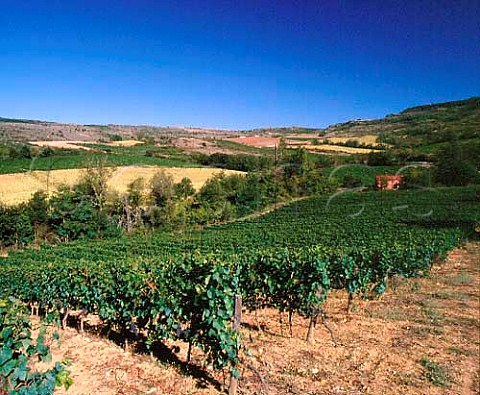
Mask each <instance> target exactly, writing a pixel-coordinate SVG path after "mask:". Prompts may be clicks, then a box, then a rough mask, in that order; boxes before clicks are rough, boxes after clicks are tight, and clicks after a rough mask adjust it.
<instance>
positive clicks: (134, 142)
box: [107, 140, 143, 147]
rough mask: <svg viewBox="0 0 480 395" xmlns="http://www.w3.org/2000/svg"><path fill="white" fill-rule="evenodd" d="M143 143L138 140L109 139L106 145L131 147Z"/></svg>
mask: <svg viewBox="0 0 480 395" xmlns="http://www.w3.org/2000/svg"><path fill="white" fill-rule="evenodd" d="M139 144H143V141H139V140H120V141H111V142H109V143H107V145H111V146H113V147H133V146H135V145H139Z"/></svg>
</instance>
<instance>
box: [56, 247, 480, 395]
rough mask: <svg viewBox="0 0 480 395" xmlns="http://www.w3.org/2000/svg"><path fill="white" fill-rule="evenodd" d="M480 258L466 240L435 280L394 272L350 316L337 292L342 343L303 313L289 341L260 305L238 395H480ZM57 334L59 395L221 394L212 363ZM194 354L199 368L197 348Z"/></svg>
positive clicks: (336, 323) (335, 311)
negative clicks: (187, 363) (67, 383)
mask: <svg viewBox="0 0 480 395" xmlns="http://www.w3.org/2000/svg"><path fill="white" fill-rule="evenodd" d="M479 265H480V244H478V243H477V244H473V243H471V244H468V245H467V246H466V247H465V248H462V249H457V250H455V251H453V252H452V253H451V254H450V257H449V259H448V261H447V262H445V263H444V264H442V265H438V266H435V267H434V269H433V271H432V273H431V276H430V277H429V278H424V279H410V280H405V279H396V280H394V281H393V282H392V286H391V287H390V289H389V290H388V291H387V293H386V294H385V295H384V297H383V298H381V299H380V300H374V301H356V302H355V304H354V308H353V312H352V313H350V315H348V316H347V315H346V313H345V307H346V303H347V298H346V294H345V293H343V292H335V293H333V294H332V295H331V296H330V298H329V299H328V301H327V304H326V306H325V307H326V309H325V310H326V314H327V317H328V319H327V322H328V325H329V327H330V329H331V330H332V332H333V334H334V336H335V342H336V344H335V342H334V341H333V339H332V337H331V335H330V333H329V331H328V330H327V329H326V327H325V326H323V325H321V324H319V325H318V326H317V330H316V341H315V343H314V344H313V345H308V344H307V343H306V342H305V341H304V340H303V339H304V337H305V334H306V330H307V322H306V321H305V320H304V319H302V318H300V317H294V326H293V338H290V337H287V335H286V333H287V332H288V331H287V328H286V327H285V325H284V326H283V329H282V328H281V327H280V324H279V320H278V316H279V315H278V313H277V312H275V311H273V310H264V311H261V312H260V314H259V315H260V321H261V323H262V325H263V327H264V331H263V332H258V331H257V330H255V329H254V327H255V320H254V317H253V316H252V315H248V314H247V315H246V316H245V324H244V326H243V328H242V330H243V334H244V338H245V346H246V347H247V348H248V349H249V353H250V354H251V355H250V356H248V357H247V356H245V357H244V365H243V367H242V379H241V382H240V387H241V390H240V391H239V393H240V394H251V395H253V394H272V395H273V394H311V395H313V394H325V395H327V394H332V395H333V394H345V395H346V394H349V395H353V394H371V395H380V394H386V395H398V394H404V395H413V394H418V395H420V394H422V395H423V394H429V395H430V394H432V395H437V394H438V395H440V394H443V395H454V394H455V395H457V394H458V395H473V394H478V393H480V383H479V357H480V350H479V347H480V333H479V325H480V321H479V311H480V310H479V307H480V306H479V287H480V270H479ZM60 332H61V339H62V341H61V344H60V345H54V346H53V351H54V355H55V357H56V359H57V360H58V359H62V358H64V357H68V358H69V359H70V361H71V363H72V365H71V367H70V368H69V369H70V370H71V375H72V378H73V380H74V385H73V386H72V387H71V388H70V389H69V390H68V392H65V391H64V390H58V392H57V393H58V394H64V393H66V394H68V395H80V394H105V395H106V394H109V395H110V394H112V395H113V394H128V395H131V394H173V395H177V394H178V395H180V394H182V395H184V394H219V393H221V391H220V390H221V389H220V388H219V387H218V384H217V385H215V384H212V379H213V380H216V381H217V383H219V384H220V385H222V384H223V382H224V376H223V375H222V373H219V372H213V371H212V370H210V369H208V368H206V369H200V374H199V372H198V371H196V370H194V372H196V373H191V374H187V375H185V374H182V372H181V371H182V368H181V367H182V366H184V365H183V364H182V363H181V362H179V363H177V364H162V363H160V362H152V361H151V360H150V358H149V357H148V356H144V355H139V354H132V353H127V352H125V351H123V350H122V348H120V347H119V346H117V345H115V344H114V343H112V342H109V341H107V340H105V339H101V338H98V337H96V336H94V335H80V334H78V333H77V332H76V331H75V330H74V329H67V330H66V331H60ZM282 332H283V334H284V336H282V335H281V333H282ZM170 346H171V347H172V346H173V344H171V345H170ZM179 346H180V351H179V352H178V353H177V354H176V355H177V356H178V358H179V359H180V360H185V355H186V348H185V347H184V346H183V345H182V344H179ZM167 354H169V352H166V354H165V355H167ZM193 361H194V363H196V364H197V365H200V361H201V355H199V353H198V354H194V356H193Z"/></svg>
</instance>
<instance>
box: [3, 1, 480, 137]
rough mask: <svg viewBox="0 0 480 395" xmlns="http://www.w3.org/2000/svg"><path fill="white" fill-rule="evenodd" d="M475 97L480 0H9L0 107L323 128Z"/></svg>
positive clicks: (50, 115) (14, 111)
mask: <svg viewBox="0 0 480 395" xmlns="http://www.w3.org/2000/svg"><path fill="white" fill-rule="evenodd" d="M476 95H480V0H456V1H452V0H428V1H427V0H404V1H398V0H377V1H373V0H343V1H342V0H318V1H308V0H304V1H287V0H270V1H262V0H255V1H251V0H248V1H241V0H237V1H228V0H225V1H213V0H197V1H182V0H177V1H168V0H166V1H162V0H158V1H142V0H115V1H113V0H112V1H106V0H83V1H80V0H57V1H55V0H51V1H39V0H1V1H0V116H3V117H19V118H31V119H43V120H53V121H61V122H75V123H117V124H151V125H185V126H201V127H217V128H230V129H246V128H254V127H261V126H292V125H299V126H311V127H322V126H326V125H328V124H331V123H335V122H340V121H346V120H350V119H354V118H374V117H382V116H384V115H386V114H388V113H392V112H397V111H400V110H402V109H404V108H405V107H408V106H412V105H416V104H426V103H432V102H439V101H449V100H456V99H462V98H467V97H470V96H476Z"/></svg>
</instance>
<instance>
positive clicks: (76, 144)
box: [29, 140, 91, 151]
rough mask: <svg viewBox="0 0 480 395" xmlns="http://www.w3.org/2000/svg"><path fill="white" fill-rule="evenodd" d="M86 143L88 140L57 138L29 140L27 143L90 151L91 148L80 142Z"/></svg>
mask: <svg viewBox="0 0 480 395" xmlns="http://www.w3.org/2000/svg"><path fill="white" fill-rule="evenodd" d="M85 143H88V141H74V140H68V141H63V140H57V141H29V144H32V145H36V146H37V147H50V148H61V149H78V150H85V151H90V150H91V148H89V147H84V146H83V145H81V144H85Z"/></svg>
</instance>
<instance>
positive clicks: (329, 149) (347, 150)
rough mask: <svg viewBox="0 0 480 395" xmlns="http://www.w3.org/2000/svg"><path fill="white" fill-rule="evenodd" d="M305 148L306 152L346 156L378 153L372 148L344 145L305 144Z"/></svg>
mask: <svg viewBox="0 0 480 395" xmlns="http://www.w3.org/2000/svg"><path fill="white" fill-rule="evenodd" d="M302 147H303V148H305V149H306V150H311V151H320V152H323V151H325V152H343V153H346V154H368V153H370V152H372V151H377V152H378V150H375V149H371V148H355V147H344V146H342V145H330V144H319V145H312V144H305V145H302Z"/></svg>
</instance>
